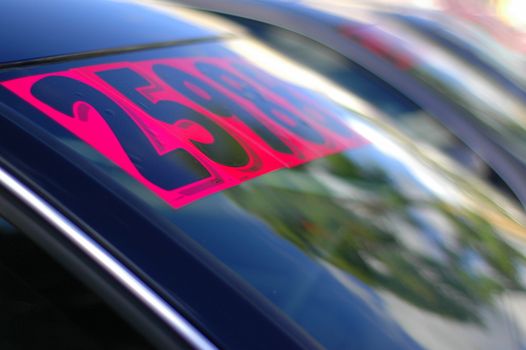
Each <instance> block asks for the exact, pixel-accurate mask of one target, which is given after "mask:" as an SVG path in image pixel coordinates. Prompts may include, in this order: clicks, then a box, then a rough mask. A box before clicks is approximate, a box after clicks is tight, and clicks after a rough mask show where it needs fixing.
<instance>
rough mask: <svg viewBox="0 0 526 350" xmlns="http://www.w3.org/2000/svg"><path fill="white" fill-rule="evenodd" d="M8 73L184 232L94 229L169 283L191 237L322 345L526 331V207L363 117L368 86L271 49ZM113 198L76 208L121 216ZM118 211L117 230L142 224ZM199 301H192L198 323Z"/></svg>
mask: <svg viewBox="0 0 526 350" xmlns="http://www.w3.org/2000/svg"><path fill="white" fill-rule="evenodd" d="M0 86H1V89H2V90H1V91H0V92H1V94H0V103H1V104H2V105H4V106H8V107H9V108H10V111H11V113H8V114H6V117H7V118H9V119H10V120H13V121H15V122H16V123H23V122H24V123H26V124H27V125H32V126H33V127H36V128H37V130H38V133H37V131H34V132H35V133H37V134H38V135H39V137H40V138H42V139H43V140H48V141H47V142H48V144H49V145H51V146H50V147H55V148H56V149H57V150H60V153H61V154H62V155H63V156H64V157H65V158H67V159H69V160H70V161H71V162H72V163H75V164H79V167H82V170H83V171H84V172H86V174H88V175H89V176H91V177H94V178H96V180H97V182H98V183H99V186H102V187H107V188H109V189H110V190H111V193H113V197H115V198H113V199H112V198H108V200H110V199H111V200H120V201H122V202H124V203H125V205H128V206H130V207H132V208H139V209H141V208H144V209H141V213H140V214H137V215H141V216H144V217H145V220H149V221H151V222H154V223H155V224H156V225H167V226H166V227H169V228H170V230H167V231H165V233H166V235H167V236H169V237H170V238H171V239H172V242H171V243H169V244H168V245H167V246H166V247H158V246H155V247H153V248H154V249H150V248H151V245H153V243H152V241H153V239H154V232H153V231H151V232H136V231H134V227H131V225H129V226H126V227H127V230H128V231H126V232H124V233H125V234H124V233H122V232H121V233H115V232H112V233H107V232H105V231H104V229H101V230H99V232H98V233H99V234H100V235H101V236H102V239H103V240H104V241H105V242H106V243H107V244H109V245H111V247H112V249H114V250H116V251H118V252H120V254H121V255H124V256H126V259H127V260H128V261H129V262H130V264H133V266H136V267H137V268H138V269H140V271H141V273H142V274H143V275H144V276H149V277H151V278H152V279H153V280H154V283H155V285H156V287H157V288H160V289H162V290H163V291H164V292H165V293H166V294H167V295H170V293H173V290H174V289H173V288H175V287H174V286H177V285H179V286H180V285H181V284H183V285H184V284H185V283H190V281H188V280H183V281H181V280H179V279H178V276H177V275H172V273H171V271H173V270H174V269H176V268H177V267H178V263H177V256H174V255H173V253H171V250H170V247H171V245H175V244H180V242H183V241H184V240H185V239H188V238H190V239H191V241H192V242H193V244H194V245H195V244H197V245H196V246H197V247H198V248H195V247H194V246H193V245H189V246H190V247H194V248H192V249H193V250H192V251H193V252H194V254H203V256H207V257H209V259H210V260H209V261H211V262H213V263H211V264H212V266H213V269H214V271H220V272H222V274H221V278H223V279H224V280H227V281H229V283H230V284H231V285H232V286H234V287H235V288H238V289H239V290H242V291H243V293H245V295H247V299H248V300H250V302H251V303H253V304H257V307H258V309H259V310H261V312H263V313H265V314H267V315H270V316H269V317H271V318H272V319H273V320H274V321H273V322H276V323H278V322H279V324H280V325H281V327H283V328H284V329H286V330H287V331H289V332H291V333H293V334H300V335H301V337H304V338H305V339H308V341H309V344H310V345H314V346H315V345H316V344H318V345H322V346H324V347H326V348H330V349H344V348H345V349H346V348H357V349H362V348H365V347H368V348H375V349H420V348H435V349H449V348H452V347H456V346H458V344H463V347H464V348H487V349H494V348H497V347H501V348H503V347H504V348H511V347H513V346H514V342H515V341H516V339H515V338H513V337H510V336H509V334H510V330H512V331H513V332H519V331H520V329H519V328H515V326H510V322H509V320H510V319H511V318H512V317H515V315H513V310H514V309H515V307H514V306H515V305H518V303H519V302H521V301H524V300H525V299H524V298H526V293H525V289H524V288H525V282H526V281H525V278H526V268H525V266H526V265H525V258H524V255H523V253H524V242H525V239H526V230H525V228H524V226H523V225H524V224H525V221H524V217H523V214H521V212H520V211H519V210H517V209H516V208H515V207H514V205H513V204H512V203H510V202H508V201H507V200H506V199H505V198H503V197H501V196H500V195H498V194H495V193H493V192H492V191H491V190H490V189H488V188H487V187H486V186H485V185H484V184H483V183H481V182H480V181H478V180H476V179H473V178H472V177H471V176H470V175H469V174H467V173H466V172H465V171H463V170H461V169H457V168H456V167H455V166H454V165H453V164H451V163H450V162H449V161H448V160H447V159H444V158H442V157H440V156H439V155H436V154H434V153H432V154H431V153H429V152H432V151H431V150H428V149H426V148H417V147H416V146H415V145H414V144H412V143H409V142H408V141H407V140H405V139H403V138H401V137H400V136H398V134H397V133H396V132H395V131H393V130H391V129H390V128H389V127H388V126H385V125H383V124H381V123H380V122H378V121H376V118H375V117H374V116H365V115H366V114H367V113H369V111H370V109H369V107H368V106H367V105H366V104H365V103H364V102H363V101H362V100H360V99H359V98H357V97H356V96H353V95H352V94H350V93H348V92H346V91H344V90H342V89H340V88H338V87H336V86H334V85H332V84H331V83H329V82H328V81H327V80H325V79H323V78H322V77H320V76H318V75H316V74H314V73H313V72H311V71H308V70H305V69H302V68H300V67H298V66H296V65H294V64H293V63H292V62H290V61H287V60H286V59H284V58H282V57H280V56H279V55H277V54H275V53H273V52H272V51H269V50H267V49H264V48H263V47H261V46H260V45H259V44H256V43H254V42H251V41H248V40H244V39H231V40H228V41H224V42H217V43H213V42H210V43H196V44H192V45H186V46H177V47H170V48H163V49H156V50H147V51H141V52H133V53H125V54H120V55H112V56H105V57H99V58H88V59H84V60H79V61H73V62H65V63H56V64H49V65H46V66H36V67H28V68H24V69H13V70H10V71H4V72H3V73H2V74H1V75H0ZM371 110H372V109H371ZM13 111H15V112H16V113H14V112H13ZM30 130H33V129H30ZM49 140H53V141H49ZM57 142H58V144H57ZM430 154H431V155H433V158H430V157H429V155H430ZM42 171H43V172H46V171H48V172H55V173H56V171H57V170H56V169H55V170H53V169H47V168H46V169H45V170H42ZM39 176H40V175H39ZM40 178H41V176H40ZM35 181H36V182H38V181H39V178H36V177H35ZM74 185H75V186H76V185H77V184H73V185H71V186H74ZM61 192H62V190H61V189H59V190H57V188H52V187H51V188H50V187H48V188H46V192H45V193H48V194H49V195H50V196H51V197H55V198H56V197H57V196H60V195H61ZM74 194H75V199H76V201H77V202H79V203H81V202H89V201H90V200H93V199H92V198H93V197H92V196H93V194H92V193H88V192H87V191H85V190H84V191H82V190H79V191H78V193H74ZM90 198H91V199H90ZM100 206H104V203H97V204H96V205H84V206H83V208H84V211H77V212H74V215H76V216H77V217H78V218H80V219H82V220H85V219H84V218H85V216H86V215H89V213H91V212H93V213H96V214H97V215H99V216H101V215H106V214H108V213H105V212H103V210H100V209H98V208H99V207H100ZM70 210H74V209H70ZM137 211H139V210H137ZM109 213H111V215H112V225H113V224H115V225H117V224H120V223H124V224H126V223H127V222H129V221H130V220H133V218H130V217H124V216H118V215H119V214H118V211H117V210H115V211H112V210H109ZM108 215H109V214H108ZM86 221H87V220H86ZM163 227H164V226H163ZM136 238H137V239H139V240H140V241H141V242H142V243H141V244H142V246H141V247H139V248H133V242H134V241H135V239H136ZM189 249H190V248H189ZM148 252H150V253H148ZM207 259H208V258H207ZM207 261H208V260H207ZM161 262H162V263H161ZM223 272H224V273H223ZM194 277H195V276H194ZM195 278H197V279H198V278H199V277H195ZM206 286H207V284H206V281H204V282H203V283H202V287H203V288H205V289H206ZM204 292H206V294H207V295H208V296H209V299H212V300H213V303H214V304H218V305H221V303H222V302H223V301H222V300H220V299H214V298H216V297H215V295H214V291H213V290H205V291H204ZM193 293H194V294H199V293H202V291H201V290H199V293H198V292H197V291H195V290H194V291H193ZM176 297H180V296H176ZM504 300H506V302H505V303H504V302H503V301H504ZM192 307H195V308H198V307H199V306H198V305H193V306H192ZM195 310H196V309H191V310H190V311H189V312H188V314H190V315H191V316H192V317H194V318H195V320H194V321H195V322H197V323H199V321H200V319H199V317H200V316H201V315H202V314H201V313H200V312H197V311H195ZM234 311H235V310H222V312H221V317H218V318H217V319H219V320H223V319H226V320H228V318H229V317H228V315H229V313H231V312H234ZM242 321H243V322H248V323H249V322H250V320H242ZM221 322H224V321H221ZM201 326H202V327H203V328H206V327H207V325H206V324H201ZM510 327H511V328H510ZM209 332H210V334H212V335H214V336H217V337H218V338H220V336H219V335H217V334H214V333H213V332H212V331H209ZM294 332H295V333H294ZM432 334H447V337H436V336H432Z"/></svg>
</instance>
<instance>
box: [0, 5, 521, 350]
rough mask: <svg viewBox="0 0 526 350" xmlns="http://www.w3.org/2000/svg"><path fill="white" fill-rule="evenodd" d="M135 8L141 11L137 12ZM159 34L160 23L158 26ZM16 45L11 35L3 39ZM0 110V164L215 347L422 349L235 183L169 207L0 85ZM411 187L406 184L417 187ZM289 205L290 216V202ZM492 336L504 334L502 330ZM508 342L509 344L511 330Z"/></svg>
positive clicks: (72, 47) (46, 68)
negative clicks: (240, 199) (242, 200)
mask: <svg viewBox="0 0 526 350" xmlns="http://www.w3.org/2000/svg"><path fill="white" fill-rule="evenodd" d="M104 4H105V3H103V2H100V3H99V2H97V6H101V7H97V8H94V10H97V11H100V12H104V10H105V7H104ZM90 6H91V5H90ZM44 10H45V9H42V11H44ZM112 11H114V10H113V9H112ZM42 14H45V13H44V12H43V13H42ZM146 14H147V12H143V11H141V16H143V15H144V16H146ZM150 16H151V17H150ZM155 16H156V15H154V13H153V12H152V13H150V14H148V16H147V17H148V18H150V19H149V20H148V21H147V23H150V22H149V21H152V20H155V19H156V18H157V17H155ZM163 18H164V17H163ZM57 20H58V19H57ZM159 20H162V18H159ZM82 23H85V22H81V24H82ZM117 23H118V22H117ZM117 23H116V24H115V25H117ZM77 24H78V23H77ZM150 24H151V23H150ZM121 25H122V24H121ZM152 25H154V24H152ZM164 26H166V28H170V29H171V30H173V31H175V30H177V31H178V32H179V31H180V32H181V33H186V32H187V31H188V33H190V34H189V36H187V35H185V36H184V38H180V39H183V40H186V39H189V38H195V39H198V38H199V37H200V36H201V35H203V34H202V32H201V30H198V32H199V34H196V37H194V36H193V33H194V29H192V27H186V26H185V25H183V24H181V23H180V22H174V23H172V22H169V23H166V24H164ZM75 28H77V27H75ZM92 28H93V27H91V26H90V27H89V29H90V30H91V29H92ZM78 29H79V30H80V32H83V30H86V31H87V30H88V27H82V26H81V25H79V27H78ZM121 29H122V28H121ZM107 30H108V29H107V28H104V30H101V32H99V33H98V35H99V38H103V37H105V32H106V31H107ZM167 32H170V33H171V32H172V31H164V33H167ZM203 32H206V31H203ZM155 33H158V31H155ZM126 38H132V39H133V38H135V37H134V36H129V37H128V36H126ZM175 39H177V38H174V39H170V38H166V37H165V38H164V39H163V37H156V39H155V40H175ZM112 40H113V39H112ZM115 40H116V41H115V46H113V45H111V44H112V42H108V46H104V45H102V44H100V42H97V43H96V44H94V45H93V46H83V45H82V43H78V42H76V41H73V40H72V41H62V44H63V45H64V46H62V47H60V48H59V49H57V50H56V51H45V50H44V49H42V50H43V51H39V52H38V53H35V52H32V53H29V54H25V53H24V54H20V53H18V54H16V55H14V56H12V58H10V59H8V60H6V61H5V62H21V66H22V65H23V64H22V63H23V62H24V60H31V59H35V58H40V57H48V56H51V55H56V54H58V55H68V54H72V55H75V54H80V53H86V52H89V51H92V50H94V51H98V50H103V49H112V50H113V49H119V48H120V47H123V46H124V45H129V44H130V42H127V41H124V42H121V41H119V40H117V39H115ZM123 40H124V39H123ZM126 40H128V39H126ZM148 40H150V39H148ZM137 43H139V44H141V45H143V44H149V42H148V41H141V40H139V41H134V43H132V44H133V45H135V44H137ZM121 44H122V45H121ZM17 45H20V43H17V44H16V45H15V48H16V46H17ZM223 45H226V44H224V43H221V42H220V41H218V42H217V43H214V42H213V41H212V42H211V43H200V44H193V45H188V46H181V47H175V48H165V49H158V50H150V51H137V52H133V53H126V54H121V55H111V56H104V57H94V58H89V59H83V60H76V61H67V62H55V63H53V64H48V65H40V64H38V65H34V66H30V67H25V68H20V67H17V66H11V68H10V69H6V70H3V71H0V81H5V80H8V79H13V78H16V77H21V76H27V75H33V74H39V73H44V72H53V71H60V70H64V69H67V68H71V67H75V66H80V65H88V64H96V63H107V62H112V61H123V60H141V59H148V58H154V57H163V56H167V57H179V56H185V55H195V54H200V55H212V56H213V55H221V54H224V53H225V52H226V51H229V49H228V48H226V47H225V46H223ZM4 48H5V47H4ZM15 48H14V49H13V50H15ZM15 51H16V50H15ZM19 52H20V51H19ZM57 61H60V60H57ZM430 103H431V101H430ZM350 114H352V113H350ZM0 116H1V118H0V139H1V140H2V142H0V155H1V156H0V164H1V165H2V166H3V167H5V168H7V169H9V170H10V171H11V172H12V173H13V174H15V175H16V176H17V177H18V178H19V179H21V180H22V181H23V182H24V183H26V184H27V185H28V186H30V187H31V188H33V189H34V190H35V191H37V192H38V193H39V194H40V195H42V196H43V197H45V198H46V200H48V201H49V202H50V203H51V204H52V205H53V206H55V207H56V208H58V209H60V210H61V211H62V212H63V213H64V214H66V215H67V216H68V217H69V218H71V219H72V220H73V221H74V222H75V223H77V224H78V225H79V226H80V227H82V228H83V229H84V230H85V231H86V232H88V233H89V234H90V235H91V236H92V237H93V238H95V239H96V240H97V241H98V242H100V243H101V244H102V245H104V246H105V247H106V248H107V249H109V250H110V251H111V252H112V253H113V254H114V255H115V256H116V257H117V258H119V259H120V260H121V261H123V262H125V263H126V265H127V266H128V267H129V268H130V269H132V270H133V271H134V272H135V273H137V275H139V276H140V277H141V278H142V279H143V280H144V281H146V282H147V283H148V284H149V285H150V286H151V287H152V288H154V289H155V290H156V291H157V292H159V293H160V294H161V295H162V296H163V297H164V298H166V300H168V301H169V302H170V303H171V304H172V305H173V306H174V307H175V308H177V309H178V310H179V311H180V312H181V313H183V314H184V315H185V316H186V317H187V318H188V319H189V320H191V321H192V322H193V323H194V324H195V325H196V326H197V327H198V328H199V329H200V330H201V331H202V332H203V333H204V334H205V335H207V336H208V337H210V339H211V340H212V341H214V342H215V343H216V344H217V345H218V346H220V347H223V348H227V349H282V348H283V349H301V348H313V349H314V348H320V347H321V345H323V346H325V347H328V348H334V349H341V348H356V349H363V348H366V347H370V348H375V349H420V348H422V347H425V345H422V344H420V343H419V342H417V341H416V340H415V339H414V338H413V337H412V336H411V335H410V334H409V333H408V332H407V330H406V329H405V328H404V327H403V326H402V325H401V324H399V323H398V321H397V320H395V319H394V315H393V313H390V312H388V311H389V310H388V305H387V302H386V300H385V298H384V297H382V296H380V294H381V292H382V288H380V287H375V286H374V285H368V283H367V282H366V281H364V280H362V279H360V278H358V277H357V276H353V275H352V274H351V273H345V274H343V275H342V276H343V277H342V276H340V275H338V276H340V277H341V278H342V279H343V280H345V281H346V283H347V284H345V283H344V282H342V280H339V279H338V278H336V277H335V274H336V273H335V271H334V270H332V269H331V268H329V267H327V265H330V264H329V263H328V262H324V261H323V259H322V256H320V255H317V254H318V252H308V251H307V252H305V251H303V250H301V249H299V248H298V246H297V244H293V243H291V242H290V241H289V240H287V239H285V238H283V236H281V235H280V234H278V229H277V228H275V227H273V226H272V225H271V223H270V222H269V221H268V218H267V219H265V217H264V215H262V214H258V213H257V212H255V211H253V212H251V211H250V210H249V209H248V208H244V207H243V206H241V205H239V204H236V202H235V201H234V200H233V199H231V198H230V197H228V196H229V195H234V194H236V193H237V194H239V193H242V192H237V191H234V192H229V193H228V194H226V193H225V194H223V193H220V194H217V195H213V196H210V197H208V198H205V199H203V200H200V201H198V202H195V203H194V204H192V205H191V206H188V207H185V208H183V209H181V210H174V209H173V208H171V207H170V206H168V205H167V204H166V203H164V202H163V201H161V200H160V199H159V198H157V197H155V196H154V195H152V194H151V193H148V192H146V193H144V188H143V187H142V186H141V185H140V184H139V183H137V182H135V181H133V179H131V178H130V177H129V176H128V175H126V174H125V173H124V172H123V171H122V170H121V169H119V168H118V167H116V166H115V165H114V164H113V163H112V162H110V161H109V160H108V159H106V158H105V157H103V156H102V155H101V154H99V153H98V152H96V151H95V150H93V149H92V148H90V147H86V145H83V144H82V143H80V142H79V140H78V138H76V137H75V136H74V135H72V134H71V133H69V132H68V131H66V130H65V129H64V128H62V127H61V126H59V125H58V124H56V123H55V122H53V121H52V120H50V119H49V118H48V117H47V116H45V115H44V114H43V113H41V112H40V111H38V110H37V109H35V108H34V107H32V106H30V105H29V104H28V103H26V102H24V101H23V100H21V99H20V98H18V97H17V96H16V95H14V94H13V93H11V92H10V91H8V90H7V89H5V88H3V87H0ZM355 118H356V119H359V117H356V116H355ZM350 152H353V151H350ZM342 157H349V158H353V157H356V158H359V159H361V160H362V161H364V162H365V163H367V162H369V161H370V162H376V161H378V162H382V164H386V165H385V166H386V167H387V168H390V169H391V168H392V169H394V170H393V171H395V172H396V171H399V172H401V173H408V175H407V176H408V178H413V177H417V174H414V173H411V170H408V169H406V168H405V167H404V166H403V165H401V164H400V163H399V162H398V161H397V160H395V159H391V158H389V157H388V156H385V155H382V152H380V151H379V150H378V149H376V146H374V147H373V146H367V147H366V148H364V149H360V150H357V153H354V154H351V153H349V154H348V155H345V156H342ZM320 164H323V162H321V163H320ZM294 171H296V172H298V173H302V172H303V171H306V170H305V169H298V170H292V172H294ZM270 175H271V176H270V177H267V178H271V177H272V176H277V179H280V178H279V176H280V173H279V172H277V173H275V174H270ZM285 178H286V179H288V178H287V176H285ZM291 179H292V177H291ZM385 181H387V180H385ZM415 183H416V181H415ZM414 186H415V188H414V189H415V190H416V187H417V185H414ZM239 191H243V189H240V190H239ZM423 192H425V191H423ZM426 193H427V192H426ZM335 202H338V200H335ZM395 204H396V202H393V208H394V205H395ZM269 205H270V204H269ZM296 206H297V207H301V206H302V205H301V203H300V204H296V205H295V207H296ZM290 209H291V210H292V212H293V213H294V214H297V212H296V211H295V208H293V207H291V208H290ZM357 212H359V208H357ZM292 218H294V219H296V217H295V216H292ZM466 221H467V222H469V219H466ZM372 224H374V223H372ZM425 225H426V224H425V222H424V223H422V226H425ZM422 231H423V232H424V231H425V232H426V234H428V235H429V237H427V238H426V239H429V240H430V241H437V242H438V241H440V239H441V238H443V237H442V236H445V234H444V233H443V232H431V231H430V232H427V230H425V229H423V230H422ZM476 233H477V232H475V231H473V232H471V234H476ZM351 234H352V233H351ZM495 237H496V233H492V235H491V238H492V239H494V240H498V239H497V238H495ZM387 238H390V239H389V241H395V242H396V240H397V239H396V238H395V237H387ZM314 248H315V247H314ZM483 248H484V247H482V248H481V250H483ZM437 249H438V250H440V249H442V247H440V248H437ZM444 251H445V249H444ZM467 260H469V259H467ZM468 265H469V264H468V262H467V261H466V266H465V271H466V272H469V271H471V266H468ZM441 271H443V272H444V274H446V275H447V272H448V269H447V268H445V267H444V269H443V270H441ZM295 302H297V303H298V304H295ZM485 306H486V305H482V306H481V308H482V307H485ZM424 310H425V309H424ZM449 312H450V314H449V317H454V315H455V310H449ZM452 315H453V316H452ZM473 317H474V318H475V319H476V317H475V316H473ZM446 319H447V318H446ZM464 321H465V320H464ZM473 322H474V324H476V322H475V321H473ZM452 323H453V324H454V322H452ZM309 333H310V334H309ZM313 334H314V335H315V336H313ZM499 336H502V337H503V339H508V338H509V337H508V334H504V335H502V334H499ZM509 341H510V343H513V342H514V341H515V339H513V340H509Z"/></svg>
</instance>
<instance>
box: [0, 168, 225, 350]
mask: <svg viewBox="0 0 526 350" xmlns="http://www.w3.org/2000/svg"><path fill="white" fill-rule="evenodd" d="M0 185H2V186H4V187H5V188H6V189H7V190H9V191H10V192H11V193H12V194H14V195H15V196H16V197H17V198H19V199H20V200H22V201H23V202H24V203H25V204H27V205H28V206H29V207H30V208H32V209H33V210H34V211H35V212H36V213H38V214H39V215H40V216H41V217H42V218H44V219H45V220H46V221H47V222H49V223H50V224H51V225H52V226H53V227H55V228H56V229H57V230H58V231H59V232H61V233H62V234H63V235H64V236H66V237H67V238H68V239H69V240H70V241H71V242H72V243H74V244H75V245H76V246H77V247H78V248H80V249H81V250H82V251H83V252H84V253H86V254H87V255H88V256H89V257H91V258H92V259H93V260H94V261H95V262H96V263H98V264H99V265H100V266H101V267H102V268H103V269H104V270H105V271H106V272H108V273H109V274H110V275H111V276H113V277H114V278H115V279H117V280H118V281H119V282H120V283H121V284H122V285H123V286H124V287H125V288H127V289H128V290H129V291H130V292H131V293H132V294H133V295H135V296H136V297H137V298H138V299H139V300H140V301H142V302H143V303H144V304H145V305H146V306H148V307H149V308H150V309H151V310H152V311H153V312H154V313H155V314H157V316H159V317H160V318H161V319H162V320H163V321H164V322H166V323H167V324H168V325H169V326H170V327H171V328H172V329H173V330H174V331H175V332H176V333H177V334H178V335H179V336H181V337H182V338H183V339H184V340H186V341H187V342H188V343H189V344H190V345H191V346H193V347H195V348H196V349H199V350H217V347H216V346H215V345H214V344H212V342H211V341H210V340H208V339H207V338H206V337H205V336H204V335H203V334H202V333H201V332H199V331H198V330H197V329H196V328H195V327H194V326H192V325H191V324H190V322H189V321H188V320H186V319H185V318H184V317H183V316H182V315H181V314H179V313H178V312H177V311H176V310H174V309H173V307H171V306H170V305H169V304H168V303H167V302H166V301H165V300H164V299H162V298H161V297H160V296H159V295H157V294H156V293H155V292H154V291H153V290H152V289H151V288H149V287H148V286H147V285H146V284H145V283H144V282H143V281H141V280H140V279H139V278H138V277H137V276H135V275H134V274H133V273H132V272H131V271H130V270H129V269H127V268H126V267H125V266H124V265H123V264H122V263H121V262H119V261H118V260H117V259H116V258H115V257H113V256H112V255H111V254H110V253H109V252H108V251H106V250H105V249H104V248H103V247H102V246H100V245H99V244H98V243H97V242H95V241H94V240H93V239H92V238H90V237H89V236H88V234H86V233H85V232H83V231H82V230H81V229H80V228H79V227H77V226H76V225H75V224H74V223H72V222H71V221H70V220H68V219H67V218H66V217H65V216H64V215H62V214H61V213H60V212H59V211H58V210H56V209H55V208H53V207H52V206H51V205H50V204H48V203H47V202H46V201H45V200H44V199H42V198H40V197H39V196H38V195H37V194H35V193H34V192H33V191H31V189H29V188H28V187H27V186H25V185H24V184H23V183H21V182H20V181H18V180H17V179H16V178H15V177H13V176H12V175H10V174H9V173H8V172H7V171H6V170H5V169H3V168H2V167H0Z"/></svg>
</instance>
